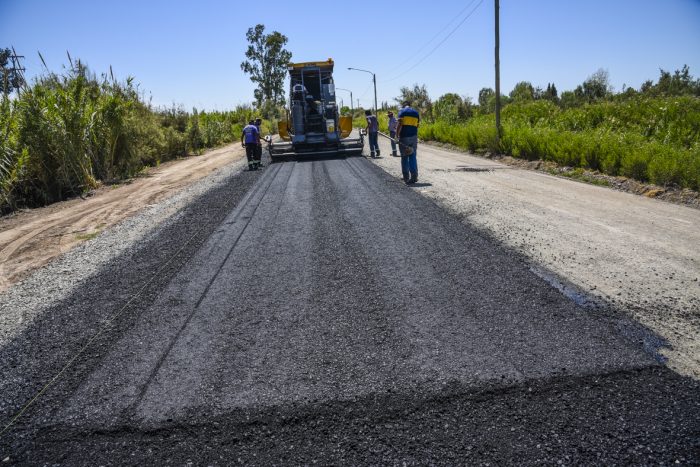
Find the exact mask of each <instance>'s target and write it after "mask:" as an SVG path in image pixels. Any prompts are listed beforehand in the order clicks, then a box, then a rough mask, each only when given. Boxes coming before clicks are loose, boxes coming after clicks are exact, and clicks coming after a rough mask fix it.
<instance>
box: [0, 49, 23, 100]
mask: <svg viewBox="0 0 700 467" xmlns="http://www.w3.org/2000/svg"><path fill="white" fill-rule="evenodd" d="M8 58H9V59H10V61H11V62H12V66H11V67H10V68H3V69H2V74H3V76H2V79H3V92H4V94H5V96H7V95H8V94H9V93H10V90H9V88H10V78H9V75H10V74H11V75H12V80H13V81H14V82H16V83H17V84H19V87H18V88H17V95H19V93H20V88H21V87H22V86H24V84H25V81H24V71H25V68H24V67H23V66H22V62H21V59H23V58H24V55H17V52H15V48H14V47H12V54H10V56H9V57H8Z"/></svg>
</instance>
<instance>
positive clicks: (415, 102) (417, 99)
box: [395, 84, 433, 118]
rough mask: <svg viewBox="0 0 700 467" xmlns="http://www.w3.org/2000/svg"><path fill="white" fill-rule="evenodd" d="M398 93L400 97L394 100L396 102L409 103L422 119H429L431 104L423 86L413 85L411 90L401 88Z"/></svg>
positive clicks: (404, 87)
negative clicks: (422, 116)
mask: <svg viewBox="0 0 700 467" xmlns="http://www.w3.org/2000/svg"><path fill="white" fill-rule="evenodd" d="M399 92H400V93H401V95H400V96H399V97H397V98H396V99H395V100H396V102H398V103H399V104H401V103H402V102H403V101H410V102H411V105H412V106H413V108H415V109H416V110H418V111H419V112H420V113H421V114H422V115H424V118H430V116H431V114H432V110H433V103H432V101H431V100H430V96H429V95H428V90H427V89H426V87H425V84H423V85H420V86H419V85H417V84H414V85H413V88H409V87H407V86H403V87H402V88H401V89H400V90H399Z"/></svg>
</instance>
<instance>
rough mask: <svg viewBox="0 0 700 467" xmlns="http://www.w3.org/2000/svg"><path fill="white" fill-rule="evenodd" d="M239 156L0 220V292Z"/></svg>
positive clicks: (218, 152) (200, 162)
mask: <svg viewBox="0 0 700 467" xmlns="http://www.w3.org/2000/svg"><path fill="white" fill-rule="evenodd" d="M242 157H243V150H242V149H241V148H240V146H239V145H237V144H232V145H229V146H226V147H223V148H219V149H215V150H212V151H209V152H207V153H205V154H203V155H201V156H192V157H188V158H184V159H179V160H175V161H170V162H167V163H165V164H162V165H160V166H158V167H153V168H151V169H148V170H147V171H145V172H144V174H143V175H142V176H139V177H137V178H135V179H132V180H129V181H127V182H125V183H122V184H119V185H109V186H102V187H100V188H98V189H97V190H95V191H93V192H91V193H90V194H89V195H88V196H87V197H85V198H75V199H71V200H68V201H63V202H60V203H54V204H52V205H50V206H46V207H43V208H37V209H30V210H25V211H20V212H16V213H14V214H11V215H8V216H5V217H2V218H0V291H2V290H5V289H7V288H8V287H9V286H10V285H12V284H14V283H16V282H18V281H19V280H21V279H22V278H24V277H26V275H27V274H28V273H29V272H31V271H33V270H35V269H36V268H39V267H41V266H43V265H45V264H46V263H48V262H49V261H51V260H52V259H53V258H55V257H56V256H58V255H60V254H62V253H65V252H66V251H68V250H70V249H71V248H73V247H74V246H75V245H77V244H79V243H80V242H83V241H86V240H89V239H91V238H94V237H95V236H97V235H98V234H99V233H100V232H101V231H102V230H104V229H105V228H107V227H109V226H112V225H114V224H116V223H117V222H119V221H121V220H123V219H125V218H127V217H129V216H131V215H133V214H135V213H137V212H138V211H139V210H141V209H142V208H144V207H146V206H148V205H150V204H154V203H157V202H159V201H161V200H163V199H165V198H167V197H168V196H170V195H172V194H173V193H175V192H176V191H178V190H180V189H182V188H184V187H186V186H188V185H189V184H191V183H193V182H195V181H197V180H199V179H201V178H203V177H205V176H206V175H209V174H210V173H212V172H213V171H215V170H216V169H218V168H220V167H222V166H224V165H226V164H230V163H232V162H234V161H237V160H239V159H241V158H242Z"/></svg>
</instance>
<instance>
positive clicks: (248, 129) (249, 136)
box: [241, 120, 260, 170]
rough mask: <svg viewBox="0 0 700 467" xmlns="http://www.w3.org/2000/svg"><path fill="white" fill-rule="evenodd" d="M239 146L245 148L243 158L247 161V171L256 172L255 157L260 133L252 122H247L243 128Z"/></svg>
mask: <svg viewBox="0 0 700 467" xmlns="http://www.w3.org/2000/svg"><path fill="white" fill-rule="evenodd" d="M241 144H242V145H243V147H245V156H246V158H247V159H248V170H258V164H257V161H256V159H255V157H256V152H257V146H259V145H260V132H259V131H258V128H257V127H256V126H255V121H254V120H251V121H249V122H248V124H247V125H246V126H245V128H243V132H242V134H241Z"/></svg>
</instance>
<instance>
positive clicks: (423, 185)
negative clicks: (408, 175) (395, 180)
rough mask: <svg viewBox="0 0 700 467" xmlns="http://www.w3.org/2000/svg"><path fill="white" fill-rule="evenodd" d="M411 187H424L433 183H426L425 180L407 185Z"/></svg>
mask: <svg viewBox="0 0 700 467" xmlns="http://www.w3.org/2000/svg"><path fill="white" fill-rule="evenodd" d="M406 186H408V187H410V188H423V187H426V186H433V184H432V183H424V182H416V183H411V184H410V185H406Z"/></svg>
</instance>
